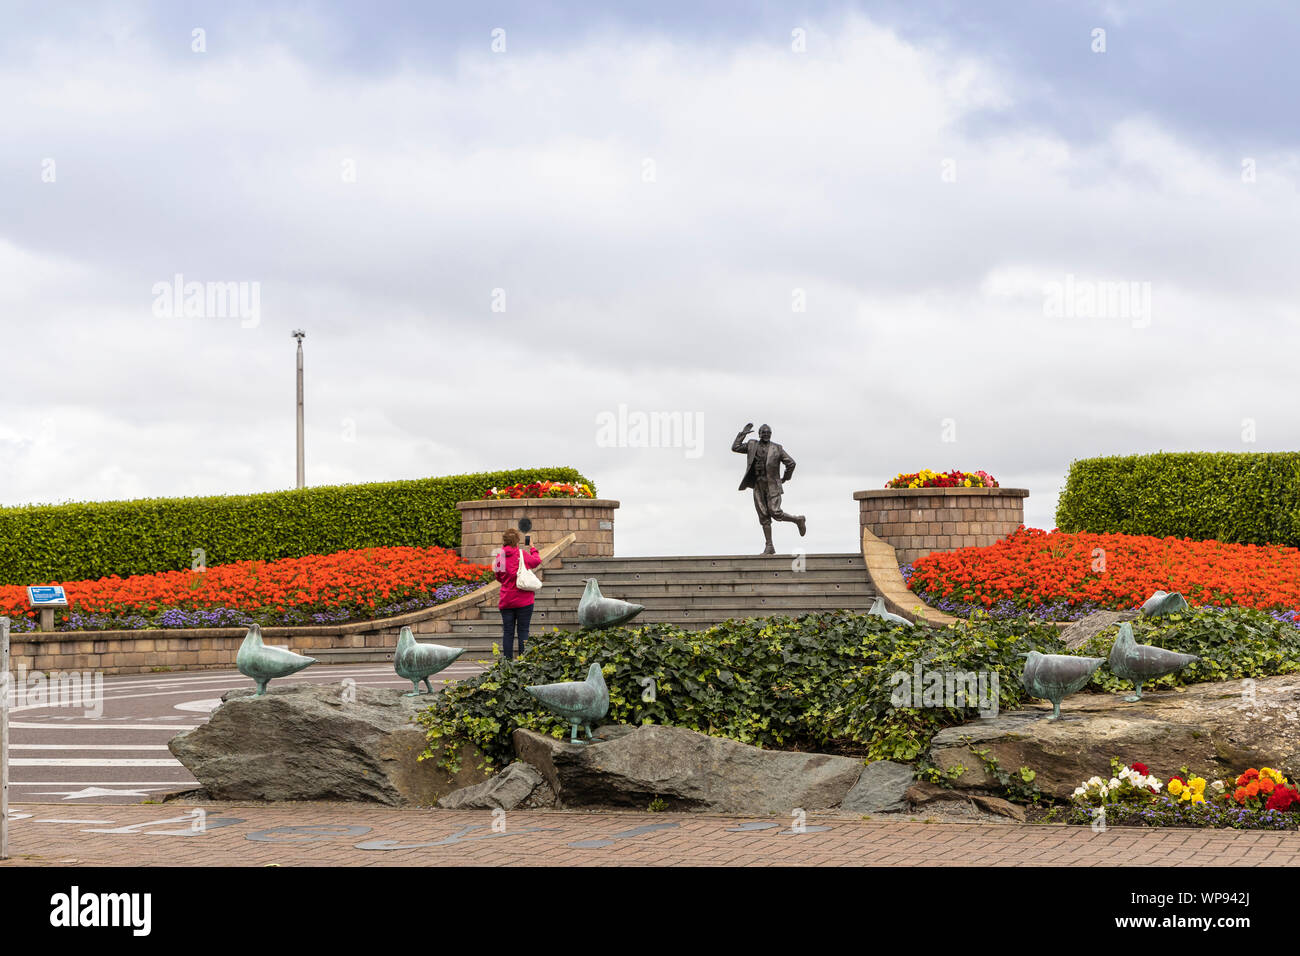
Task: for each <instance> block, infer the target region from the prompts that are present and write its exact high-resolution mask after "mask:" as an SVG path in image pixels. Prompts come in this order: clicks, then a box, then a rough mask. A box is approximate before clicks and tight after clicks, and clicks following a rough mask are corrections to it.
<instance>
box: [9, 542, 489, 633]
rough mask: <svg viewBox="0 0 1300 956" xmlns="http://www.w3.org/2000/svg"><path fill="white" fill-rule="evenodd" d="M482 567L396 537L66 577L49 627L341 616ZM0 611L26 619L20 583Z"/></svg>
mask: <svg viewBox="0 0 1300 956" xmlns="http://www.w3.org/2000/svg"><path fill="white" fill-rule="evenodd" d="M491 577H492V575H491V573H490V570H489V569H488V568H487V567H486V566H484V565H481V564H474V563H472V562H468V561H464V560H462V559H461V558H459V557H458V556H457V555H456V553H455V552H454V551H451V550H448V549H447V548H438V547H429V548H400V547H399V548H363V549H359V550H352V551H340V552H337V553H335V554H327V555H309V556H307V557H304V558H284V559H281V560H279V561H237V562H234V563H232V564H224V565H216V566H213V567H211V568H208V569H206V570H204V571H162V572H159V573H157V574H136V575H131V576H130V577H125V578H120V577H115V576H114V577H107V578H100V579H99V580H95V581H69V582H65V583H64V587H65V589H66V590H67V594H68V604H69V607H68V608H67V609H66V610H62V611H59V612H56V614H55V630H59V631H89V630H117V629H121V630H133V629H137V628H201V627H233V626H245V625H248V624H251V623H254V622H256V623H258V624H261V625H263V626H277V625H287V626H293V625H303V624H341V623H344V622H347V621H358V620H368V619H371V618H378V617H388V616H391V615H395V614H402V613H405V612H407V611H415V610H420V609H422V608H426V607H432V606H434V605H437V604H441V603H443V602H444V601H449V600H452V599H454V598H457V597H460V596H461V595H462V594H468V593H469V592H471V591H473V590H475V589H477V588H479V587H481V586H482V585H483V584H484V583H485V582H487V581H489V580H491ZM0 614H7V615H8V616H9V617H10V618H11V620H12V622H13V623H12V627H13V629H14V630H15V631H20V632H21V631H31V630H35V628H36V620H35V619H36V612H35V611H32V610H29V609H28V607H27V594H26V590H25V589H24V588H22V587H19V586H16V585H6V586H3V587H0Z"/></svg>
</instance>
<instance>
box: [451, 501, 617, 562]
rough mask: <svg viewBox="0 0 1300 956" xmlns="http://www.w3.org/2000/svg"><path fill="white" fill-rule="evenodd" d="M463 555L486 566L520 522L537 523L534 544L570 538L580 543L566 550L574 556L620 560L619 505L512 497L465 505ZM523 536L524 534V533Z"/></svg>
mask: <svg viewBox="0 0 1300 956" xmlns="http://www.w3.org/2000/svg"><path fill="white" fill-rule="evenodd" d="M456 507H457V508H459V509H460V554H461V557H463V558H464V559H465V560H467V561H478V562H482V563H484V564H486V563H487V562H489V561H491V560H492V554H493V552H495V551H496V549H497V548H499V547H501V532H503V531H505V530H506V529H507V528H514V529H516V530H518V528H519V521H520V519H522V518H528V519H529V520H530V521H532V523H533V527H532V530H531V531H529V532H528V533H529V534H531V535H532V536H533V545H534V546H535V547H537V548H545V547H547V546H548V545H551V544H554V543H555V542H556V541H559V540H560V539H561V538H563V537H564V536H565V535H569V534H571V535H573V536H574V542H573V544H572V545H571V546H570V547H569V549H568V550H567V551H566V552H565V554H566V556H567V557H573V558H610V557H613V556H614V509H615V508H617V507H618V502H617V501H610V500H608V499H605V498H506V499H502V500H500V501H461V502H457V504H456ZM521 538H522V532H521Z"/></svg>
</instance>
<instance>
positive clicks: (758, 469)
mask: <svg viewBox="0 0 1300 956" xmlns="http://www.w3.org/2000/svg"><path fill="white" fill-rule="evenodd" d="M753 430H754V423H753V422H750V423H749V424H748V425H746V426H745V427H744V429H743V430H742V431H741V433H740V434H739V435H737V436H736V440H735V441H734V442H732V443H731V450H732V451H734V452H736V453H737V454H740V455H744V456H745V477H744V478H742V479H741V482H740V490H741V491H744V490H745V489H746V488H753V489H754V510H755V511H757V512H758V523H759V524H761V525H762V526H763V537H764V538H765V539H766V541H767V547H765V548H764V549H763V553H764V554H776V548H774V547H772V522H773V521H793V522H794V523H795V525H797V526H798V528H799V536H800V537H803V535H804V533H805V531H807V527H806V525H805V523H804V517H803V515H788V514H786V513H785V512H784V511H782V510H781V486H782V485H783V484H785V483H786V482H787V481H789V480H790V476H791V475H793V474H794V459H793V458H791V457H790V456H789V455H787V454H786V452H785V449H784V448H782V447H781V446H780V445H778V444H777V443H776V442H774V441H772V429H771V428H770V427H769V426H767V425H764V426H762V427H761V428H760V429H759V430H758V441H754V439H752V438H751V439H750V440H749V441H745V436H746V435H748V434H749V433H750V432H752V431H753ZM782 465H784V466H785V474H784V475H782V474H781V466H782Z"/></svg>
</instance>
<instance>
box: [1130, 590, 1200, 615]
mask: <svg viewBox="0 0 1300 956" xmlns="http://www.w3.org/2000/svg"><path fill="white" fill-rule="evenodd" d="M1191 609H1192V608H1191V605H1190V604H1188V603H1187V599H1186V598H1184V597H1183V596H1182V595H1181V594H1179V593H1178V592H1177V591H1175V592H1173V593H1172V594H1170V593H1169V592H1167V591H1157V592H1155V593H1154V594H1152V595H1151V596H1150V597H1149V598H1147V599H1146V602H1145V603H1144V604H1143V605H1142V616H1143V617H1164V616H1165V615H1166V614H1182V613H1184V612H1186V611H1190V610H1191Z"/></svg>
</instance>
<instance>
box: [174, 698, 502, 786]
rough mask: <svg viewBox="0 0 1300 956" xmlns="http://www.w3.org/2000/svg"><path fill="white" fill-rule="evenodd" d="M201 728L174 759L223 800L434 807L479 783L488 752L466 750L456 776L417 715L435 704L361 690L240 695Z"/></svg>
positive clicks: (187, 736)
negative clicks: (435, 754)
mask: <svg viewBox="0 0 1300 956" xmlns="http://www.w3.org/2000/svg"><path fill="white" fill-rule="evenodd" d="M222 700H223V703H222V704H221V706H220V707H218V708H217V709H216V710H215V711H214V712H213V714H212V717H211V719H210V720H209V721H208V722H207V723H206V724H204V725H203V726H201V727H198V728H196V729H194V730H191V731H187V732H186V733H183V734H180V735H179V736H177V737H174V738H172V740H171V742H170V744H169V747H170V749H171V752H172V754H173V755H174V756H175V757H176V759H178V760H179V761H180V762H181V763H182V764H184V765H185V767H186V768H187V769H188V770H189V771H190V773H192V774H194V776H195V777H197V778H198V780H199V782H200V783H201V784H202V785H203V789H204V790H205V791H206V792H207V795H208V796H209V797H212V798H213V799H216V800H360V801H367V802H372V803H382V804H387V805H389V806H401V805H406V804H415V805H420V806H423V805H430V804H433V803H434V802H435V801H436V800H437V799H438V798H439V797H440V796H442V795H443V794H445V793H450V792H451V791H453V790H456V789H458V788H460V787H465V786H467V785H470V784H474V783H480V782H482V781H483V780H484V774H483V772H482V771H480V770H479V769H478V764H479V763H480V761H481V759H482V758H481V754H479V752H478V751H477V750H476V749H474V748H472V747H468V746H467V747H466V748H465V749H464V750H462V752H461V755H460V756H461V761H460V767H461V769H460V770H459V772H457V773H456V774H454V775H452V774H448V773H447V772H446V771H444V770H441V769H439V768H438V767H437V761H436V760H423V761H421V760H419V759H418V757H419V755H420V754H421V753H423V752H424V750H425V748H426V747H427V741H426V739H425V734H424V730H423V729H422V728H421V727H420V726H419V725H418V724H415V723H413V718H414V717H415V715H416V714H417V713H418V712H419V711H420V710H422V709H424V708H426V707H428V706H429V702H430V698H429V697H427V696H425V697H403V696H402V694H401V692H400V691H396V690H390V689H386V688H373V687H360V686H356V685H353V684H342V683H339V684H298V685H293V686H287V687H275V686H272V688H271V690H270V691H269V692H268V693H267V694H266V695H265V696H262V697H255V696H253V693H252V691H251V689H250V690H237V691H231V692H230V693H228V694H226V696H225V697H223V698H222Z"/></svg>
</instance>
